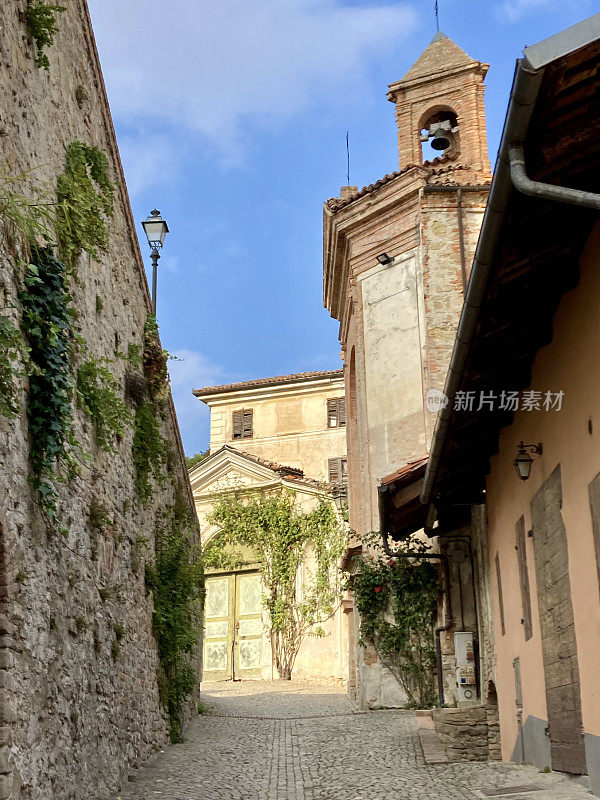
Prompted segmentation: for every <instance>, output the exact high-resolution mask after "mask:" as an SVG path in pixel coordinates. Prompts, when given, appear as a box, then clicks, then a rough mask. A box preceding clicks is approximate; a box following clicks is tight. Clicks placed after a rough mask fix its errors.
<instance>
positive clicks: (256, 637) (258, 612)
mask: <svg viewBox="0 0 600 800" xmlns="http://www.w3.org/2000/svg"><path fill="white" fill-rule="evenodd" d="M262 658H263V624H262V583H261V578H260V575H259V573H258V572H249V573H238V574H237V575H236V576H235V630H234V648H233V660H234V664H233V667H234V673H233V677H234V678H239V679H244V678H258V677H260V674H261V666H262Z"/></svg>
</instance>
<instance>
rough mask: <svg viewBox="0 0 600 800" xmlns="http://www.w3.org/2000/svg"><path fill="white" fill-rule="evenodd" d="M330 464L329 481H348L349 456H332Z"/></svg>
mask: <svg viewBox="0 0 600 800" xmlns="http://www.w3.org/2000/svg"><path fill="white" fill-rule="evenodd" d="M328 465H329V483H347V482H348V459H347V458H330V459H329V462H328Z"/></svg>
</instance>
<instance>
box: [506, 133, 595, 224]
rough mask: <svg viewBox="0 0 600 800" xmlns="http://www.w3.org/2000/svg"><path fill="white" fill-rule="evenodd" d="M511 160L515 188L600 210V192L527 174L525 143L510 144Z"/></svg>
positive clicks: (537, 195) (523, 192) (543, 198)
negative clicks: (544, 180) (557, 184)
mask: <svg viewBox="0 0 600 800" xmlns="http://www.w3.org/2000/svg"><path fill="white" fill-rule="evenodd" d="M508 156H509V160H510V177H511V179H512V182H513V185H514V187H515V189H517V190H518V191H519V192H521V193H522V194H527V195H529V196H530V197H539V198H541V199H542V200H555V201H556V202H558V203H568V204H569V205H572V206H582V207H583V208H593V209H595V210H596V211H600V194H596V193H594V192H583V191H581V189H567V188H566V187H564V186H556V185H555V184H553V183H542V182H540V181H532V180H531V178H529V177H528V175H527V167H526V165H525V153H524V152H523V145H522V144H519V143H516V142H513V143H512V144H510V145H509V146H508Z"/></svg>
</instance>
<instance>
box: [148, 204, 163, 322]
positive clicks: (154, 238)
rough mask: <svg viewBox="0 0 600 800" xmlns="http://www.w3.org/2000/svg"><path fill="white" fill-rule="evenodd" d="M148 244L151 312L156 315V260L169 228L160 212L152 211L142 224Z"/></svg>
mask: <svg viewBox="0 0 600 800" xmlns="http://www.w3.org/2000/svg"><path fill="white" fill-rule="evenodd" d="M142 225H143V226H144V231H145V232H146V238H147V239H148V244H149V245H150V248H151V250H152V253H151V256H152V311H153V313H154V314H156V280H157V275H158V259H159V258H160V253H159V252H158V251H159V249H160V250H162V246H163V243H164V241H165V236H166V235H167V233H168V232H169V228H168V226H167V223H166V222H165V220H164V219H163V218H162V217H161V215H160V211H159V210H158V209H156V208H155V209H154V211H151V212H150V216H149V217H148V218H147V219H145V220H144V221H143V222H142Z"/></svg>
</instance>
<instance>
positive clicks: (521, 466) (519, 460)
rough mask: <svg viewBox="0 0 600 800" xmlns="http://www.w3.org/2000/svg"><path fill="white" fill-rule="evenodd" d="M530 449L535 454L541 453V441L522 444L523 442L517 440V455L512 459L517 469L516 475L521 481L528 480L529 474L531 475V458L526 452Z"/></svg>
mask: <svg viewBox="0 0 600 800" xmlns="http://www.w3.org/2000/svg"><path fill="white" fill-rule="evenodd" d="M528 450H529V451H530V452H531V453H534V454H535V455H540V456H541V455H542V452H543V448H542V443H541V442H540V443H539V444H523V442H519V452H518V453H517V457H516V458H515V460H514V461H513V464H514V466H515V469H516V471H517V475H518V476H519V478H520V479H521V480H522V481H526V480H529V476H530V475H531V465H532V464H533V458H532V457H531V455H530V454H529V453H528V452H527V451H528Z"/></svg>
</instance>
